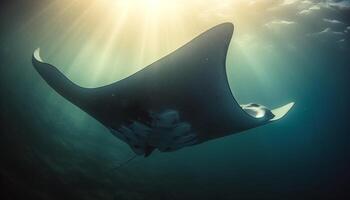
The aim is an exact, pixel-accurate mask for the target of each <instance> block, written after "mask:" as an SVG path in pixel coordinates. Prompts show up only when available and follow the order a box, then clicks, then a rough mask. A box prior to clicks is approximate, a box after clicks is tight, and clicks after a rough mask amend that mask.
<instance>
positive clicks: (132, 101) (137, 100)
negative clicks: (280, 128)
mask: <svg viewBox="0 0 350 200" xmlns="http://www.w3.org/2000/svg"><path fill="white" fill-rule="evenodd" d="M233 30H234V28H233V24H232V23H223V24H219V25H217V26H215V27H213V28H211V29H210V30H208V31H206V32H204V33H202V34H200V35H199V36H197V37H195V38H194V39H193V40H191V41H190V42H188V43H187V44H185V45H184V46H182V47H180V48H178V49H177V50H175V51H174V52H172V53H170V54H169V55H167V56H165V57H163V58H161V59H159V60H157V61H155V62H154V63H152V64H150V65H149V66H147V67H145V68H143V69H142V70H140V71H138V72H136V73H134V74H132V75H130V76H129V77H127V78H124V79H122V80H119V81H117V82H115V83H112V84H109V85H105V86H102V87H97V88H84V87H80V86H78V85H76V84H75V83H73V82H72V81H71V80H69V79H68V78H67V77H66V76H65V75H64V74H63V73H61V72H60V71H59V70H58V69H57V68H56V67H54V66H53V65H50V64H48V63H47V62H45V61H43V59H41V57H40V52H39V49H36V50H35V51H34V53H33V57H32V64H33V66H34V67H35V69H36V70H37V72H38V73H39V74H40V75H41V77H42V78H43V79H44V80H45V81H46V82H47V84H48V85H50V86H51V87H52V88H53V89H54V90H55V91H56V92H57V93H59V94H60V95H62V96H63V97H64V98H66V99H67V100H68V101H70V102H71V103H73V104H75V105H76V106H78V107H79V108H80V109H82V110H83V111H85V112H86V113H88V114H89V115H91V116H92V117H93V118H95V119H96V120H97V121H99V122H100V123H101V124H103V125H104V126H105V127H106V128H107V129H109V130H110V132H111V133H112V134H113V135H114V136H116V137H117V138H119V139H120V140H122V141H124V142H125V143H127V144H128V145H129V146H130V147H131V149H132V150H133V151H134V152H135V153H136V154H137V155H143V156H149V155H150V154H151V153H152V152H153V150H155V149H158V150H159V151H161V152H170V151H175V150H178V149H181V148H183V147H186V146H191V145H197V144H201V143H203V142H206V141H209V140H212V139H216V138H220V137H223V136H227V135H231V134H234V133H238V132H242V131H245V130H248V129H252V128H255V127H258V126H262V125H265V124H268V123H270V122H273V121H276V120H278V119H281V118H282V117H283V116H284V115H285V114H286V113H287V112H288V111H289V110H290V109H291V108H292V106H293V105H294V103H293V102H291V103H288V104H286V105H284V106H282V107H279V108H277V109H273V110H270V109H268V108H267V107H265V106H262V105H259V104H256V103H250V104H245V105H240V104H238V103H237V101H236V100H235V98H234V96H233V94H232V92H231V89H230V86H229V83H228V78H227V74H226V55H227V50H228V46H229V44H230V40H231V37H232V34H233Z"/></svg>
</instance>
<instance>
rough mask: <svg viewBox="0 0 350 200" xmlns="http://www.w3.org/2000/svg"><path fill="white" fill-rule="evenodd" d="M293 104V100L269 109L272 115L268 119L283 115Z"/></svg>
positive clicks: (273, 119) (275, 118)
mask: <svg viewBox="0 0 350 200" xmlns="http://www.w3.org/2000/svg"><path fill="white" fill-rule="evenodd" d="M293 106H294V102H291V103H288V104H286V105H284V106H281V107H279V108H276V109H273V110H271V112H272V113H273V114H274V117H273V118H272V119H270V121H276V120H279V119H281V118H282V117H284V116H285V115H286V114H287V113H288V112H289V111H290V109H291V108H292V107H293Z"/></svg>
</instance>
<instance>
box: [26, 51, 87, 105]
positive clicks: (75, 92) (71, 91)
mask: <svg viewBox="0 0 350 200" xmlns="http://www.w3.org/2000/svg"><path fill="white" fill-rule="evenodd" d="M32 63H33V66H34V67H35V69H36V70H37V71H38V73H39V74H40V75H41V76H42V78H43V79H44V80H45V81H46V82H47V84H49V85H50V86H51V87H52V88H53V89H54V90H55V91H56V92H58V93H59V94H60V95H62V96H64V97H65V98H67V99H68V100H70V101H71V102H73V103H75V104H80V105H81V104H84V102H86V101H85V100H86V98H85V97H86V96H87V95H88V89H87V88H82V87H80V86H78V85H76V84H75V83H73V82H72V81H70V80H69V79H68V78H67V77H66V76H65V75H63V74H62V73H61V72H60V71H59V70H58V69H57V68H56V67H54V66H52V65H50V64H48V63H45V62H44V61H43V60H42V59H41V57H40V49H39V48H38V49H36V50H35V51H34V53H33V57H32Z"/></svg>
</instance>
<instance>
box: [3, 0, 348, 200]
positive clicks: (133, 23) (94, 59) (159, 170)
mask: <svg viewBox="0 0 350 200" xmlns="http://www.w3.org/2000/svg"><path fill="white" fill-rule="evenodd" d="M100 2H102V3H98V1H92V0H89V1H52V2H48V1H44V0H35V1H30V2H29V1H24V0H15V1H11V2H10V1H9V2H4V3H2V4H1V7H0V16H1V19H0V28H1V32H0V58H1V62H0V63H1V64H0V66H1V67H0V83H1V85H0V91H1V93H0V94H1V99H0V109H1V115H0V116H1V118H0V119H1V120H0V122H1V133H0V158H1V161H0V163H1V164H0V183H1V190H0V197H1V199H25V198H35V199H106V200H108V199H111V200H112V199H113V200H117V199H118V200H123V199H128V200H129V199H130V200H141V199H346V197H349V196H350V195H349V193H348V191H349V190H348V189H349V186H350V184H349V181H350V173H349V168H350V160H349V159H350V156H349V155H350V154H349V150H350V148H349V142H350V136H349V130H348V127H349V112H350V110H349V107H350V106H349V100H350V98H349V97H350V96H349V83H350V82H349V75H350V73H349V72H350V70H349V67H350V65H349V61H350V57H349V55H350V43H349V38H350V37H349V31H350V28H349V27H350V21H349V19H350V12H349V10H350V5H349V2H348V1H330V0H329V1H312V2H311V1H310V2H309V3H307V2H302V1H298V0H296V1H262V0H260V1H259V0H258V1H243V0H241V1H222V2H216V1H208V2H206V3H203V2H199V1H188V2H184V1H169V2H171V3H164V2H163V3H162V2H160V1H135V2H136V3H135V2H134V3H127V2H128V1H116V2H120V4H118V3H117V4H113V1H108V0H103V1H100ZM140 2H141V3H140ZM114 3H115V2H114ZM124 4H125V5H124ZM126 4H127V5H126ZM149 4H150V5H151V6H149V7H147V6H146V7H145V5H149ZM158 4H159V6H157V5H158ZM111 5H113V6H111ZM123 6H126V7H123ZM157 9H159V10H161V11H158V10H157ZM126 10H128V11H126ZM141 11H142V12H141ZM147 13H148V14H147ZM146 14H147V15H146ZM145 16H147V17H145ZM116 19H118V20H116ZM227 21H229V22H232V23H234V24H235V32H234V37H233V40H232V42H231V45H230V48H229V52H228V56H227V62H226V64H227V72H228V79H229V84H230V87H231V90H232V91H233V93H234V96H235V98H236V99H237V101H238V102H239V103H242V104H246V103H251V102H254V103H260V104H263V105H265V106H267V107H269V108H275V107H278V106H281V105H284V104H286V103H289V102H291V101H293V102H295V106H294V107H293V108H292V110H291V111H290V112H289V113H288V114H287V115H286V116H285V117H284V118H283V119H282V120H280V121H278V122H275V123H271V124H268V125H265V126H262V127H259V128H255V129H251V130H248V131H245V132H242V133H238V134H234V135H230V136H226V137H223V138H219V139H216V140H212V141H209V142H206V143H203V144H200V145H196V146H192V147H186V148H183V149H181V150H178V151H176V152H169V153H162V152H157V151H156V152H154V153H153V154H152V155H151V156H149V157H147V158H144V157H136V158H135V159H133V160H132V161H130V162H128V160H129V159H130V158H131V157H133V156H134V153H133V152H132V151H131V150H130V148H129V147H128V146H127V145H126V144H124V143H123V142H122V141H120V140H118V139H117V138H116V137H114V136H113V135H112V134H110V132H109V131H108V129H106V128H105V127H103V126H102V125H101V124H100V123H98V122H97V121H96V120H95V119H94V118H92V117H91V116H89V115H87V114H86V113H84V112H83V111H81V110H80V109H79V108H77V107H76V106H74V105H73V104H71V103H70V102H68V101H67V100H66V99H64V98H63V97H61V96H60V95H58V94H57V93H56V92H54V91H53V90H52V89H51V88H50V87H49V86H48V85H47V84H46V83H45V82H44V81H43V80H42V78H41V77H40V76H39V75H38V73H37V72H36V71H35V69H34V68H33V66H32V64H31V56H32V53H33V51H34V49H36V48H38V47H40V48H41V51H42V57H43V58H44V59H45V60H48V61H49V62H50V63H52V64H54V65H56V66H58V68H59V69H60V70H61V71H62V72H63V73H65V74H66V75H67V76H68V77H69V78H70V79H72V80H73V81H74V82H76V83H77V84H79V85H82V86H85V87H97V86H101V85H105V84H109V83H112V82H115V81H117V80H120V79H122V78H125V77H127V76H129V75H131V74H132V73H134V72H136V71H138V70H140V69H142V68H143V67H145V66H147V65H148V64H150V63H152V62H154V61H156V60H157V59H159V58H161V57H162V56H164V55H167V54H169V53H171V52H172V51H173V50H175V49H177V48H178V47H180V46H182V45H183V44H185V43H186V42H188V41H190V40H191V39H192V38H193V37H195V36H197V35H198V34H200V33H202V32H204V31H206V30H207V29H209V28H211V27H213V26H215V25H217V24H219V23H222V22H227ZM156 95H157V94H156Z"/></svg>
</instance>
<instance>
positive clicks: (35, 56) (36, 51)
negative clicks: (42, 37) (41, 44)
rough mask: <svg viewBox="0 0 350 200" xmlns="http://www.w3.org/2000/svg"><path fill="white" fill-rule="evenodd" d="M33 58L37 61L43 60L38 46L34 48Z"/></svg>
mask: <svg viewBox="0 0 350 200" xmlns="http://www.w3.org/2000/svg"><path fill="white" fill-rule="evenodd" d="M33 55H34V58H35V59H36V60H37V61H39V62H44V61H43V60H42V59H41V57H40V48H37V49H35V51H34V54H33Z"/></svg>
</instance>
